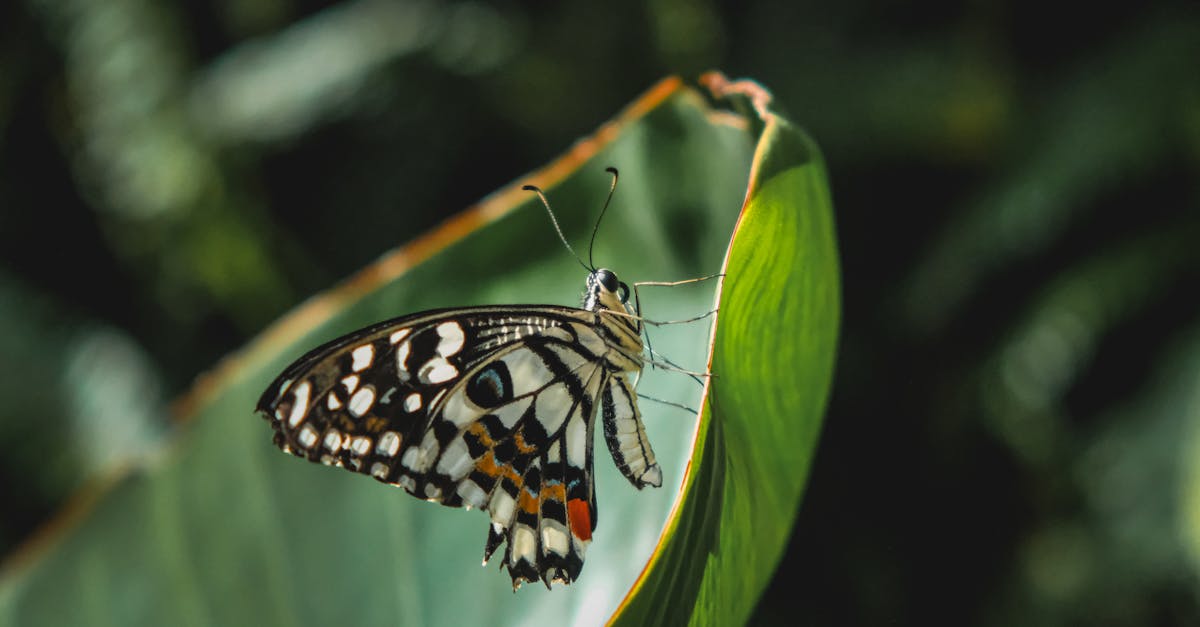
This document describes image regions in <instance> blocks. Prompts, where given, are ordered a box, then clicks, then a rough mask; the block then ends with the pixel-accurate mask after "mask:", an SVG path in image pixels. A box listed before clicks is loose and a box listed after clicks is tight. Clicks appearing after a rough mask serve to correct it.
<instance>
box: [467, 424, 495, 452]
mask: <svg viewBox="0 0 1200 627" xmlns="http://www.w3.org/2000/svg"><path fill="white" fill-rule="evenodd" d="M467 431H468V432H470V433H471V434H472V435H474V436H475V437H477V438H479V443H480V444H482V445H484V446H486V447H488V448H492V447H494V446H496V441H495V440H493V439H492V434H490V433H488V430H487V427H485V426H483V424H482V423H478V422H474V423H471V426H470V427H468V428H467Z"/></svg>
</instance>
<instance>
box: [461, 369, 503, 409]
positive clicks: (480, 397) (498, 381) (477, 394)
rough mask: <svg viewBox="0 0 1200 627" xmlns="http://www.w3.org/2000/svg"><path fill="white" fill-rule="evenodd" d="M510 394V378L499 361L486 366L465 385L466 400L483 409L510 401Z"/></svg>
mask: <svg viewBox="0 0 1200 627" xmlns="http://www.w3.org/2000/svg"><path fill="white" fill-rule="evenodd" d="M512 394H513V389H512V378H511V377H509V375H508V366H506V365H504V360H501V359H498V360H496V361H494V362H492V363H491V364H488V366H487V367H486V368H484V369H483V370H480V371H479V373H478V374H476V375H475V376H474V377H471V380H470V381H469V382H468V383H467V398H469V399H471V402H472V403H475V404H476V405H478V406H480V407H483V408H485V409H490V408H492V407H496V406H498V405H502V404H504V403H506V402H508V401H510V400H512Z"/></svg>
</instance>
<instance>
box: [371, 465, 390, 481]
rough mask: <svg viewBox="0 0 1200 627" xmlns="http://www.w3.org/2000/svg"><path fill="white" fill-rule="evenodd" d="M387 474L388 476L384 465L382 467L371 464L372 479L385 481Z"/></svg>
mask: <svg viewBox="0 0 1200 627" xmlns="http://www.w3.org/2000/svg"><path fill="white" fill-rule="evenodd" d="M387 474H388V467H387V466H386V465H384V464H383V463H381V462H375V463H374V464H371V476H372V477H375V478H376V479H386V478H387Z"/></svg>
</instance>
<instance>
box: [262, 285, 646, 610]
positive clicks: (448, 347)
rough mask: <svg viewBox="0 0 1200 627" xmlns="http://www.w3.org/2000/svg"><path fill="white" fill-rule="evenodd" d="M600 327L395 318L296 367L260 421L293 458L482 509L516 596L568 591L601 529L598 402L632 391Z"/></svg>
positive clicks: (569, 320)
mask: <svg viewBox="0 0 1200 627" xmlns="http://www.w3.org/2000/svg"><path fill="white" fill-rule="evenodd" d="M597 324H598V322H597V316H596V314H594V313H593V312H588V311H584V310H580V309H572V308H567V307H558V306H518V307H503V308H498V307H477V308H462V309H453V310H442V311H433V312H427V313H423V314H418V315H415V316H407V317H403V318H397V319H395V320H390V321H387V322H384V323H380V324H377V325H374V326H371V327H368V328H365V329H362V330H360V331H357V332H355V333H352V334H350V335H347V336H344V337H341V338H338V339H336V340H333V341H332V342H329V343H327V344H325V345H323V346H320V347H318V348H316V349H314V350H313V351H310V352H309V353H308V354H306V355H304V356H303V357H301V358H300V359H299V360H297V361H296V362H295V363H294V364H292V365H291V366H289V367H288V368H287V369H286V370H285V371H284V372H283V374H282V375H280V377H279V378H278V379H276V380H275V382H273V383H272V384H271V385H270V386H269V387H268V388H267V390H266V392H265V393H264V394H263V396H262V398H261V399H260V400H259V403H258V411H260V412H262V413H263V414H264V416H265V417H266V418H267V419H268V420H269V421H270V422H271V425H272V427H274V429H275V440H274V441H275V444H276V445H278V446H279V447H280V448H282V449H283V450H284V451H287V452H289V453H292V454H294V455H298V456H301V457H305V458H307V459H308V460H310V461H314V462H322V463H325V464H328V465H332V466H339V467H342V468H346V469H349V470H352V471H355V472H360V473H363V474H368V475H371V476H373V477H375V478H376V479H378V480H380V481H383V482H385V483H389V484H393V485H398V486H401V487H403V488H404V489H405V490H407V491H408V492H409V493H411V494H413V495H415V496H418V497H420V498H423V499H426V500H430V501H436V502H439V503H442V504H444V505H449V506H462V505H465V506H468V507H477V508H480V509H486V510H487V511H488V512H489V514H490V516H491V520H492V524H491V528H490V530H489V534H488V540H487V546H486V549H485V556H484V559H485V561H486V560H487V558H488V557H490V556H491V555H492V553H493V552H494V551H495V550H496V549H497V548H498V547H499V545H500V544H501V543H504V542H507V545H508V548H507V549H506V551H505V556H504V567H506V568H507V569H508V571H509V574H510V575H511V576H512V578H513V585H514V587H516V586H519V585H520V583H521V582H523V581H530V582H531V581H534V580H536V579H539V578H540V579H542V580H543V581H544V582H545V583H546V585H547V586H549V584H550V582H551V581H555V580H557V581H562V582H564V583H570V582H571V581H574V580H575V579H576V578H577V577H578V575H579V572H580V570H581V569H582V566H583V557H584V553H585V552H586V549H587V546H588V544H589V542H590V539H591V533H592V531H593V530H594V529H595V525H596V500H595V492H594V489H593V482H592V431H593V430H592V424H593V421H594V417H595V415H596V409H597V403H598V398H599V397H600V395H601V390H605V389H608V387H609V385H610V381H613V380H615V379H618V378H619V379H621V380H623V377H622V376H621V375H620V373H616V372H613V371H612V370H611V368H610V367H609V364H608V362H606V361H605V359H604V353H605V352H606V351H605V348H604V342H603V340H602V339H600V336H599V335H598V334H597V333H596V332H595V330H594V329H595V327H596V325H597ZM651 459H652V458H651Z"/></svg>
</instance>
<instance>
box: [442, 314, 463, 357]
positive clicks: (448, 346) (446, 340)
mask: <svg viewBox="0 0 1200 627" xmlns="http://www.w3.org/2000/svg"><path fill="white" fill-rule="evenodd" d="M437 334H438V336H439V337H441V339H440V340H438V345H437V352H438V354H439V355H441V356H442V357H449V356H451V355H453V354H455V353H457V352H458V351H460V350H462V347H463V342H464V341H466V336H464V335H463V328H462V325H460V324H458V323H457V322H454V321H453V320H451V321H450V322H443V323H441V324H439V325H438V326H437Z"/></svg>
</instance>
